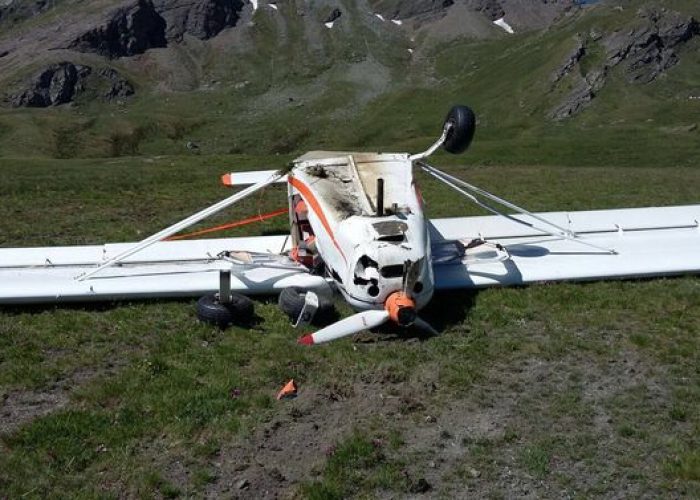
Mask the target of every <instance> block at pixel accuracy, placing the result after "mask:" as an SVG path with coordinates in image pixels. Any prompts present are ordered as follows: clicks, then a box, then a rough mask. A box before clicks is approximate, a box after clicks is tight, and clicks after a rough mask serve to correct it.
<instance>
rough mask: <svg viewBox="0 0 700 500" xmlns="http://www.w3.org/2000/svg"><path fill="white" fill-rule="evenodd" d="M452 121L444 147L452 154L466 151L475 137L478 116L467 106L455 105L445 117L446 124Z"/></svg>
mask: <svg viewBox="0 0 700 500" xmlns="http://www.w3.org/2000/svg"><path fill="white" fill-rule="evenodd" d="M448 123H451V124H452V128H451V129H450V131H449V132H448V133H447V138H446V139H445V143H444V144H443V145H442V147H444V148H445V150H446V151H448V152H450V153H452V154H455V155H457V154H460V153H464V152H465V151H466V150H467V148H468V147H469V145H470V144H471V143H472V139H474V132H475V131H476V116H474V112H473V111H472V110H471V109H470V108H469V107H467V106H453V107H452V109H451V110H450V112H449V113H448V114H447V118H445V124H448Z"/></svg>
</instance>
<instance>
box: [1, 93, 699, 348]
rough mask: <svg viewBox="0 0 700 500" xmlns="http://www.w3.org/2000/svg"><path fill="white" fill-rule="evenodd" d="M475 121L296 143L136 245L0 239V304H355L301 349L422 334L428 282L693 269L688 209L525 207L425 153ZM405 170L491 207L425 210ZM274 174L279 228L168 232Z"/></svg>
mask: <svg viewBox="0 0 700 500" xmlns="http://www.w3.org/2000/svg"><path fill="white" fill-rule="evenodd" d="M475 129H476V119H475V115H474V113H473V111H472V110H471V109H470V108H469V107H467V106H461V105H459V106H454V107H453V108H452V109H451V110H450V112H449V113H448V115H447V118H446V119H445V121H444V123H443V127H442V133H441V135H440V137H439V139H438V140H437V141H436V142H435V143H434V144H432V145H431V146H430V147H429V148H428V149H427V150H425V151H424V152H421V153H418V154H413V155H411V154H408V153H362V152H326V151H312V152H309V153H307V154H305V155H303V156H301V157H299V158H297V159H296V160H294V161H293V162H292V163H291V164H290V165H289V166H288V167H286V168H284V169H280V170H265V171H257V172H232V173H229V174H225V175H224V176H223V177H222V182H223V184H225V185H227V186H230V187H239V186H247V187H245V188H244V189H242V190H240V191H238V192H236V193H235V194H233V195H231V196H229V197H227V198H225V199H223V200H221V201H219V202H218V203H215V204H214V205H212V206H210V207H207V208H205V209H204V210H201V211H200V212H197V213H195V214H193V215H191V216H190V217H187V218H186V219H184V220H182V221H180V222H178V223H176V224H173V225H172V226H170V227H168V228H166V229H163V230H162V231H159V232H158V233H156V234H154V235H152V236H150V237H148V238H146V239H144V240H142V241H141V242H138V243H118V244H106V245H95V246H74V247H46V248H9V249H0V305H7V304H32V303H64V302H76V301H77V302H88V301H96V300H107V301H114V300H131V299H140V298H154V297H189V296H201V298H200V300H199V301H198V305H197V313H198V317H199V318H200V319H201V320H203V321H207V322H210V323H213V324H217V325H219V326H226V325H228V324H231V323H235V322H236V321H239V322H240V321H242V320H245V319H246V318H249V317H250V316H251V315H252V311H253V304H252V301H250V299H248V298H247V296H249V295H270V294H280V297H279V300H280V306H281V307H282V308H283V310H284V311H285V312H286V313H287V314H288V315H289V316H290V318H291V319H292V321H293V323H294V325H295V326H297V327H299V326H306V325H309V324H312V323H314V320H315V318H317V317H320V316H322V314H321V313H322V312H323V311H324V310H326V311H327V310H328V307H329V304H330V300H329V297H330V296H331V295H332V294H333V293H335V292H337V293H339V294H340V295H341V296H342V298H343V299H344V300H345V301H347V302H348V303H349V304H350V306H352V308H353V309H354V310H356V311H357V312H356V313H355V314H353V315H351V316H349V317H347V318H344V319H341V320H339V321H336V322H334V323H332V324H330V325H327V326H325V327H322V328H320V329H319V330H317V331H315V332H312V333H308V334H304V335H302V336H301V337H299V339H298V342H299V344H302V345H314V344H322V343H325V342H329V341H332V340H336V339H340V338H343V337H347V336H350V335H353V334H355V333H358V332H360V331H362V330H366V329H374V328H377V327H379V326H381V325H383V324H385V323H390V324H394V325H398V326H400V327H409V326H414V327H417V328H419V329H422V330H425V331H427V332H430V333H432V334H437V332H436V331H435V330H434V329H433V328H432V327H431V325H430V324H428V323H427V322H426V321H424V320H423V319H422V318H420V316H419V315H418V313H419V311H420V310H421V309H422V308H424V307H425V306H426V305H427V304H428V303H429V302H430V301H431V299H432V297H433V294H434V293H435V292H436V291H439V290H451V289H465V288H467V289H468V288H483V287H489V286H506V285H523V284H530V283H539V282H551V281H584V280H601V279H621V278H646V277H655V276H672V275H680V274H697V273H698V272H700V251H698V250H699V249H700V223H699V222H698V221H699V220H700V205H687V206H676V207H649V208H634V209H614V210H593V211H580V212H548V213H533V212H530V211H528V210H526V209H524V208H522V207H520V206H518V205H516V204H514V203H511V202H510V201H508V200H505V199H503V198H500V197H498V196H496V195H494V194H492V193H490V192H488V191H486V190H483V189H481V188H479V187H477V186H474V185H472V184H470V183H468V182H466V181H464V180H462V179H460V178H457V177H455V176H453V175H450V174H448V173H446V172H444V171H442V170H440V169H438V168H435V167H434V166H432V165H430V164H429V163H427V161H426V159H427V158H428V157H429V156H431V155H432V154H433V153H435V152H436V151H437V150H438V149H439V148H440V147H442V148H444V149H445V150H446V151H448V152H450V153H453V154H461V153H463V152H464V151H466V150H467V149H468V147H469V145H470V144H471V142H472V140H473V137H474V134H475ZM416 169H420V170H422V171H423V172H425V173H426V174H428V175H429V176H431V177H433V178H434V179H436V180H438V181H439V182H441V183H443V184H445V185H446V186H448V187H450V188H451V189H452V190H454V191H455V192H456V193H457V194H459V195H460V196H464V197H466V198H468V199H469V200H470V201H472V202H474V203H475V204H476V205H478V206H479V207H481V208H483V209H485V210H486V211H488V212H490V213H491V214H492V215H489V216H470V217H456V218H444V219H429V218H428V217H427V216H426V213H425V210H424V206H425V201H424V200H423V197H422V195H421V191H420V189H419V186H418V183H417V182H416V179H415V177H414V171H415V170H416ZM276 183H286V185H287V202H288V207H287V209H285V210H284V213H285V214H288V217H289V227H290V232H289V234H287V235H275V236H256V237H245V238H240V237H239V238H219V239H196V240H190V241H187V240H182V239H180V237H179V236H177V235H178V233H180V232H181V231H183V230H185V229H186V228H188V227H190V226H192V225H194V224H196V223H198V222H200V221H202V220H204V219H205V218H207V217H209V216H211V215H214V214H216V213H219V212H221V211H222V210H224V209H226V208H228V207H230V206H232V205H234V204H235V203H237V202H238V201H240V200H242V199H244V198H246V197H248V196H250V195H252V194H253V193H256V192H258V191H260V190H262V189H264V188H266V187H268V186H270V185H272V184H276ZM194 234H195V235H197V234H200V232H197V233H194Z"/></svg>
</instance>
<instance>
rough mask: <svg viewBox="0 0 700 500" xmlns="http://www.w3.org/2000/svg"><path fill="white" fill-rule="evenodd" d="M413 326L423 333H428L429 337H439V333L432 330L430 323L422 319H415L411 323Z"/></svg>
mask: <svg viewBox="0 0 700 500" xmlns="http://www.w3.org/2000/svg"><path fill="white" fill-rule="evenodd" d="M413 326H415V327H416V328H420V329H421V330H423V331H424V332H428V333H429V334H430V335H435V336H437V335H440V333H439V332H438V331H437V330H436V329H435V328H433V327H432V325H431V324H430V323H428V322H427V321H425V320H424V319H421V318H416V320H415V321H414V322H413Z"/></svg>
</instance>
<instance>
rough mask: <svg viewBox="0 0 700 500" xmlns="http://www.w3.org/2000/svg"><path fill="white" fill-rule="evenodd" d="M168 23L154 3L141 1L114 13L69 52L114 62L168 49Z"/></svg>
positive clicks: (87, 33) (79, 39)
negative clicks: (106, 58)
mask: <svg viewBox="0 0 700 500" xmlns="http://www.w3.org/2000/svg"><path fill="white" fill-rule="evenodd" d="M165 30H166V23H165V20H164V19H163V18H162V17H161V16H160V14H159V13H158V12H157V11H156V9H155V7H154V6H153V3H152V2H151V0H138V1H137V2H136V3H134V4H133V5H131V6H127V7H122V8H120V9H117V10H116V11H114V12H113V13H112V14H111V15H110V16H109V18H108V20H107V22H106V23H105V24H103V25H102V26H98V27H97V28H94V29H92V30H90V31H88V32H86V33H84V34H82V35H81V36H79V37H78V38H77V39H76V40H75V41H73V43H71V44H70V46H69V48H71V49H74V50H77V51H79V52H94V53H97V54H100V55H102V56H105V57H108V58H110V59H114V58H117V57H126V56H133V55H136V54H141V53H143V52H145V51H146V50H148V49H151V48H156V47H165V46H166V45H167V41H166V39H165Z"/></svg>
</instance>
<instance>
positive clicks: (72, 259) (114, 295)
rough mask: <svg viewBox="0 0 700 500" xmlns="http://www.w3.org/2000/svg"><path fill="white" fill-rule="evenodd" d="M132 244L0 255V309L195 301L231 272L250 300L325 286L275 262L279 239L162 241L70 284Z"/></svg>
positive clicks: (285, 262)
mask: <svg viewBox="0 0 700 500" xmlns="http://www.w3.org/2000/svg"><path fill="white" fill-rule="evenodd" d="M133 245H134V243H119V244H108V245H102V246H74V247H52V248H16V249H10V248H8V249H0V304H30V303H52V302H71V301H80V302H83V301H97V300H122V299H137V298H152V297H187V296H199V295H205V294H208V293H213V292H215V291H217V290H218V289H219V272H220V271H222V270H230V271H232V276H231V289H232V290H233V291H238V292H241V293H245V294H248V295H252V294H271V293H276V292H279V291H281V290H282V289H283V288H285V287H288V286H302V287H304V288H309V289H317V288H321V287H323V286H324V285H325V280H324V279H323V278H322V277H319V276H313V275H311V274H309V273H308V272H307V270H306V268H304V267H303V266H301V265H299V264H297V263H295V262H293V261H291V260H290V259H288V258H286V257H284V256H280V255H277V254H279V253H280V252H281V251H282V250H283V248H284V247H285V246H288V241H287V238H286V237H285V236H260V237H252V238H225V239H212V240H196V241H172V242H160V243H156V244H155V245H153V246H152V247H150V248H148V249H145V250H144V251H143V252H140V253H138V254H136V255H134V256H132V257H129V258H127V259H125V260H124V261H123V262H121V263H120V264H119V265H117V266H114V267H112V268H108V269H105V270H104V271H103V272H101V273H100V274H98V275H96V276H94V277H91V278H88V279H85V280H83V281H79V280H77V279H76V277H78V276H80V275H81V274H84V273H85V272H88V271H91V270H94V269H95V267H96V266H97V265H98V264H100V263H103V262H105V261H107V260H109V259H110V258H111V257H113V256H115V255H119V254H120V253H121V252H123V251H124V250H125V249H128V248H130V247H131V246H133ZM287 249H288V248H287ZM222 252H236V253H232V254H230V255H223V254H222Z"/></svg>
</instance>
